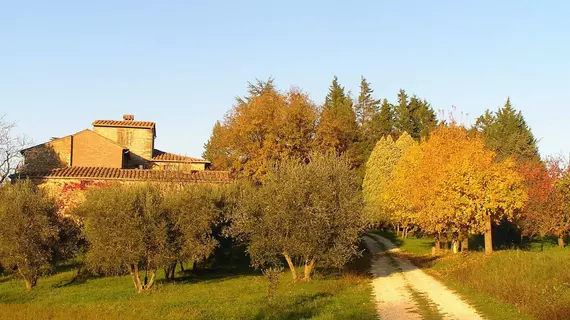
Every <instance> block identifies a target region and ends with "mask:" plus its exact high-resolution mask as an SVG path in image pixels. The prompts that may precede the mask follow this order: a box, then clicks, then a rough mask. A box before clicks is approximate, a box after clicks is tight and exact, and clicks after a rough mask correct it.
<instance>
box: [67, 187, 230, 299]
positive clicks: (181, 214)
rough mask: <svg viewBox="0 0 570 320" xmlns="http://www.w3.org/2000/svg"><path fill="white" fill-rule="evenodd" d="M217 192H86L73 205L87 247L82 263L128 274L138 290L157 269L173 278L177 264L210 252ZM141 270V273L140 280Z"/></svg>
mask: <svg viewBox="0 0 570 320" xmlns="http://www.w3.org/2000/svg"><path fill="white" fill-rule="evenodd" d="M165 194H166V195H165ZM219 194H220V193H219V190H217V189H214V188H213V187H205V186H193V185H190V186H186V187H184V188H182V189H181V190H177V189H164V188H163V189H161V188H159V186H158V185H152V184H146V185H112V186H110V187H108V188H103V189H94V190H91V191H90V192H89V194H88V195H87V199H86V201H85V202H84V203H83V204H82V205H81V206H79V207H77V212H78V213H79V214H80V215H82V216H83V219H84V225H85V226H84V229H85V237H86V239H87V241H88V243H89V250H88V252H87V257H86V258H87V263H88V264H89V265H90V266H91V268H92V269H94V270H97V271H101V272H103V273H107V274H120V273H122V272H123V271H125V270H127V271H128V272H129V273H130V274H131V277H132V279H133V282H134V284H135V288H136V290H137V292H142V291H144V290H150V289H151V288H152V286H153V284H154V280H155V278H156V272H157V270H158V269H159V268H161V267H164V268H165V271H167V275H169V278H172V277H173V275H174V274H173V270H172V268H173V267H175V266H176V262H177V261H184V262H186V261H188V260H190V261H193V262H194V261H201V260H204V259H206V258H208V257H209V256H210V255H211V254H212V252H213V250H214V248H215V247H216V245H217V242H216V240H215V239H213V236H212V229H213V227H214V225H215V223H216V221H217V219H218V217H219V207H218V206H220V204H219V203H218V201H219V199H220V196H219ZM172 264H174V266H173V265H172ZM140 270H144V271H145V276H144V280H142V281H141V279H140V275H139V272H140Z"/></svg>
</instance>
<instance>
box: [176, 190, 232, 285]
mask: <svg viewBox="0 0 570 320" xmlns="http://www.w3.org/2000/svg"><path fill="white" fill-rule="evenodd" d="M222 192H223V190H220V188H219V187H214V186H205V185H187V186H185V187H184V188H182V189H181V190H178V191H175V192H169V193H168V194H167V195H166V196H165V209H166V211H167V214H168V250H169V251H170V256H171V257H173V258H174V259H173V260H172V261H171V263H170V264H169V265H168V266H166V267H165V274H166V278H167V279H173V278H174V270H175V267H176V263H177V261H180V262H181V263H182V262H185V261H191V262H193V263H194V264H195V263H196V262H199V261H202V260H205V259H207V258H208V257H209V256H210V255H212V253H213V252H214V249H215V248H216V246H217V244H218V241H217V240H216V239H215V238H214V236H213V228H214V227H215V225H216V223H217V222H218V220H219V218H220V217H221V210H222V209H223V208H222V207H223V204H222V203H221V202H222V201H223V200H222Z"/></svg>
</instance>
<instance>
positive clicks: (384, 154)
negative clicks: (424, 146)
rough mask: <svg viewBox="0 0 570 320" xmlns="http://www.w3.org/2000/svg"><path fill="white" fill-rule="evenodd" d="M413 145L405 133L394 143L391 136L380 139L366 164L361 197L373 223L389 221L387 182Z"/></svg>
mask: <svg viewBox="0 0 570 320" xmlns="http://www.w3.org/2000/svg"><path fill="white" fill-rule="evenodd" d="M414 144H415V142H414V140H413V139H412V138H411V137H410V135H408V134H407V133H403V134H402V135H400V137H399V138H398V140H397V141H396V142H394V140H393V139H392V137H391V136H386V137H382V138H381V139H380V140H379V141H378V142H377V143H376V147H375V148H374V150H373V151H372V154H371V155H370V158H369V159H368V162H367V163H366V175H365V176H364V183H363V186H362V188H363V195H364V201H365V203H366V209H367V213H368V214H369V215H370V221H371V222H373V223H383V222H387V221H388V220H389V219H390V213H389V212H388V203H387V193H388V182H389V181H390V180H391V179H392V175H393V171H394V168H395V166H396V164H397V163H398V160H399V159H400V157H401V156H402V155H403V154H404V153H405V152H406V151H407V149H408V148H410V147H412V146H413V145H414Z"/></svg>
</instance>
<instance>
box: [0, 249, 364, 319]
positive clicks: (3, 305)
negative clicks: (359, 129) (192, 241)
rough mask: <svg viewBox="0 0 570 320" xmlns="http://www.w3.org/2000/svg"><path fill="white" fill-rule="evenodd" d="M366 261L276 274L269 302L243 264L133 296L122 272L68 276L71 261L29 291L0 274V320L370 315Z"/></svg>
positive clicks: (260, 279)
mask: <svg viewBox="0 0 570 320" xmlns="http://www.w3.org/2000/svg"><path fill="white" fill-rule="evenodd" d="M368 261H369V260H368V257H367V256H365V257H364V258H361V259H360V260H358V261H356V262H355V263H353V264H352V265H351V270H349V271H344V272H334V271H328V272H325V271H323V270H321V271H319V272H318V273H317V274H315V276H314V279H313V280H312V281H311V282H309V283H304V282H297V283H294V282H293V281H292V280H291V274H290V273H289V272H284V273H283V274H282V276H281V280H280V283H279V288H278V291H277V294H276V297H275V300H274V303H273V304H272V305H269V304H268V301H267V296H266V289H267V280H266V278H265V277H264V276H263V275H262V274H261V273H260V272H255V271H253V270H251V269H247V268H246V269H243V270H237V269H218V270H199V271H198V272H197V274H196V275H192V273H191V272H188V271H187V272H186V273H185V274H182V273H179V274H178V276H179V280H177V281H176V282H174V283H172V282H165V281H163V279H162V278H161V279H159V283H158V286H157V287H156V289H155V290H154V291H153V292H150V293H143V294H136V293H135V290H134V287H133V284H132V280H131V278H130V276H116V277H90V278H88V279H86V280H85V281H76V279H75V277H76V275H77V270H76V269H75V268H74V266H73V265H67V266H60V267H59V271H58V272H56V273H55V274H53V275H51V276H48V277H43V278H41V279H40V280H39V282H38V287H37V288H34V289H33V290H32V292H30V293H26V292H25V289H24V284H23V282H22V281H21V280H18V279H12V278H11V277H9V276H3V277H0V310H2V312H0V319H131V318H132V319H158V318H160V319H339V317H340V318H342V319H375V308H374V304H373V303H372V301H371V288H370V285H369V276H368V275H367V274H366V272H364V270H363V268H364V266H365V265H366V264H367V263H368ZM299 271H301V270H299ZM159 274H160V275H161V276H162V272H159ZM74 279H75V281H74Z"/></svg>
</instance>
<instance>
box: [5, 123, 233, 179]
mask: <svg viewBox="0 0 570 320" xmlns="http://www.w3.org/2000/svg"><path fill="white" fill-rule="evenodd" d="M155 138H156V124H155V123H154V122H151V121H137V120H135V118H134V116H133V115H124V116H123V119H122V120H96V121H94V122H93V129H85V130H83V131H79V132H77V133H74V134H71V135H68V136H65V137H62V138H52V140H51V141H48V142H45V143H42V144H39V145H36V146H33V147H30V148H28V149H25V150H22V154H23V156H24V163H23V165H22V167H21V168H20V170H19V172H18V173H17V174H15V175H14V176H13V178H15V179H18V178H23V177H26V178H30V179H32V180H33V181H34V182H35V183H37V184H45V183H48V184H54V183H55V184H57V185H61V184H65V183H67V182H73V183H76V182H79V181H96V182H113V181H120V182H134V181H170V182H189V183H193V182H194V183H216V184H217V183H225V182H228V181H230V173H229V172H227V171H211V170H209V167H210V163H209V162H208V161H206V160H203V159H198V158H192V157H187V156H183V155H178V154H173V153H169V152H165V151H161V150H158V149H156V148H155Z"/></svg>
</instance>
